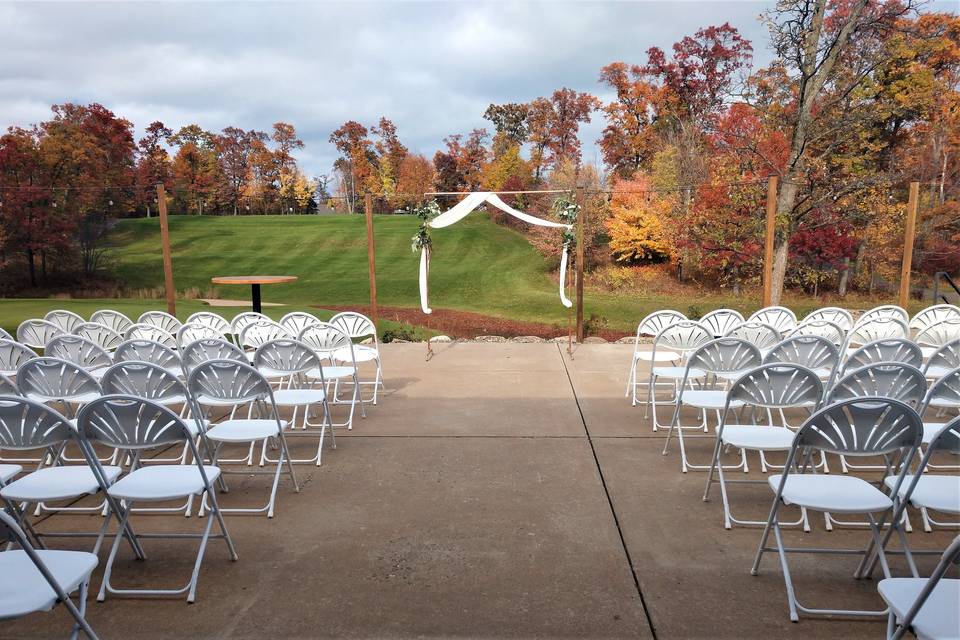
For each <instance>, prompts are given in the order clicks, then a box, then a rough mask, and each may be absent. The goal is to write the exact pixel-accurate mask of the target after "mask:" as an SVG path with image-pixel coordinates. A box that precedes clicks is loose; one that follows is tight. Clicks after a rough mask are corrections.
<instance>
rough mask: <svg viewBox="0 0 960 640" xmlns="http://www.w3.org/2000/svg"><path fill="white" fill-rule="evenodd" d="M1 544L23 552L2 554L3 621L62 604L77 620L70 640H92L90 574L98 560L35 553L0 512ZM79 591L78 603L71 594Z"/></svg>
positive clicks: (75, 553) (83, 555)
mask: <svg viewBox="0 0 960 640" xmlns="http://www.w3.org/2000/svg"><path fill="white" fill-rule="evenodd" d="M0 541H2V542H4V543H7V544H8V545H10V546H12V545H18V546H19V547H20V549H9V550H7V551H3V552H0V575H2V576H3V580H0V620H10V619H14V618H20V617H22V616H25V615H27V614H30V613H35V612H38V611H50V610H52V609H53V608H54V607H55V606H56V605H57V603H58V602H62V603H63V606H64V607H66V609H67V611H69V612H70V615H71V616H72V617H73V619H74V621H75V622H74V625H73V630H72V631H71V633H70V639H71V640H74V639H75V638H76V637H77V635H78V634H79V632H80V631H83V633H84V634H85V635H86V636H87V638H89V639H90V640H97V634H96V633H95V632H94V631H93V629H92V628H91V627H90V624H89V623H88V622H87V619H86V611H87V589H88V588H89V586H90V574H92V573H93V570H94V569H96V568H97V556H96V554H93V553H87V552H86V551H48V550H46V549H40V550H38V549H35V548H34V547H33V545H32V544H30V540H29V539H28V538H27V535H26V534H25V533H24V531H23V529H22V528H20V526H19V525H18V524H17V522H16V521H15V520H14V519H13V518H12V517H11V516H10V515H8V514H7V513H5V512H4V511H2V510H0ZM75 591H79V595H78V598H77V603H78V604H74V603H73V600H71V599H70V594H72V593H74V592H75Z"/></svg>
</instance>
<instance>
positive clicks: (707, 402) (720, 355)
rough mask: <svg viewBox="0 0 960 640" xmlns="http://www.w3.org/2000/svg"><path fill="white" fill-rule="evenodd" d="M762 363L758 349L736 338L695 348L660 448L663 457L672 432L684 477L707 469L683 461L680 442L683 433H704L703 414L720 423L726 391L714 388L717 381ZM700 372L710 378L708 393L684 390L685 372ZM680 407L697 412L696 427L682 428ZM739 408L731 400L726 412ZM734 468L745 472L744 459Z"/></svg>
mask: <svg viewBox="0 0 960 640" xmlns="http://www.w3.org/2000/svg"><path fill="white" fill-rule="evenodd" d="M762 362H763V358H762V357H761V355H760V349H758V348H757V347H756V346H755V345H753V344H750V343H749V342H747V341H746V340H740V339H738V338H717V339H716V340H711V341H710V342H707V343H706V344H704V345H702V346H700V347H698V348H697V349H696V350H695V351H694V352H693V353H692V354H691V355H690V358H689V359H688V360H687V373H686V374H685V375H684V377H683V379H682V381H681V383H680V385H679V386H678V387H677V396H676V401H675V402H674V410H673V419H672V420H671V421H670V429H669V431H667V438H666V441H665V442H664V445H663V454H664V455H666V454H667V451H668V449H669V447H670V437H671V436H672V435H673V432H674V430H676V432H677V439H678V440H679V442H680V469H681V471H683V473H686V472H687V470H688V469H708V468H709V467H710V465H694V464H690V462H689V461H688V460H687V452H686V446H685V444H684V440H683V431H684V429H685V428H686V429H702V430H704V431H706V430H707V412H708V411H711V410H712V411H715V412H716V414H717V422H718V423H719V421H720V411H721V410H723V409H724V408H725V407H727V406H728V403H727V390H726V389H725V388H722V387H721V386H720V385H719V384H718V379H727V380H729V379H735V378H739V377H740V376H742V375H743V374H745V373H747V372H748V371H750V370H752V369H755V368H756V367H759V366H760V364H761V363H762ZM691 370H692V371H695V372H700V371H702V372H704V373H705V374H706V376H707V377H709V376H713V377H714V383H713V386H714V388H712V389H688V388H687V385H688V382H690V377H689V372H690V371H691ZM684 406H688V407H692V408H694V409H699V411H700V415H701V416H702V420H701V423H700V424H699V425H696V426H694V425H682V424H681V423H680V411H681V409H682V408H683V407H684ZM742 406H743V402H742V401H740V400H736V399H734V400H731V401H730V403H729V408H733V409H739V408H740V407H742ZM737 468H746V457H745V456H742V457H741V462H740V464H739V465H738V466H737Z"/></svg>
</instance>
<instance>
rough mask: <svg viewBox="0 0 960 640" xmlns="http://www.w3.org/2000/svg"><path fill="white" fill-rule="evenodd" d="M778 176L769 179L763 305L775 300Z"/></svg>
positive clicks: (764, 248) (766, 305) (764, 250)
mask: <svg viewBox="0 0 960 640" xmlns="http://www.w3.org/2000/svg"><path fill="white" fill-rule="evenodd" d="M778 182H779V179H778V178H777V176H770V178H769V179H768V181H767V235H766V238H765V241H764V247H763V306H765V307H769V306H770V305H771V304H772V302H773V241H774V239H775V235H776V230H777V183H778Z"/></svg>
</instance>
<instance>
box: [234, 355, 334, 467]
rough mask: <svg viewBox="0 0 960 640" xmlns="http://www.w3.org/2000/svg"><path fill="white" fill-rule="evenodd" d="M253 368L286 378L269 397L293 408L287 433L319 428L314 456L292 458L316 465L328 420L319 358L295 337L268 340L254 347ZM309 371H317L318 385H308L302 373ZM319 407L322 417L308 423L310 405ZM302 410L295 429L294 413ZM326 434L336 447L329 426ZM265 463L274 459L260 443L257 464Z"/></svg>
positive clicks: (266, 374)
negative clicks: (289, 428)
mask: <svg viewBox="0 0 960 640" xmlns="http://www.w3.org/2000/svg"><path fill="white" fill-rule="evenodd" d="M253 365H254V367H255V368H256V369H257V370H258V371H260V372H261V373H262V374H263V375H264V376H265V377H267V378H270V377H275V378H283V379H285V380H286V382H284V383H283V384H281V386H280V388H279V389H275V390H274V392H273V399H274V402H276V404H277V406H278V407H286V408H292V409H293V416H292V417H291V419H290V424H291V425H292V427H293V430H292V431H291V435H294V434H301V435H312V434H314V433H316V431H315V430H311V431H310V434H307V430H308V428H309V427H319V429H320V431H319V436H320V438H319V444H318V445H317V455H315V456H313V457H312V458H307V459H293V460H291V462H294V463H307V464H310V463H316V465H317V466H318V467H319V466H320V459H321V454H322V453H323V438H324V436H325V435H326V432H327V426H328V425H329V424H330V422H331V418H330V406H329V404H328V403H327V392H326V386H327V385H326V382H325V380H324V378H323V367H322V366H321V364H320V359H319V358H318V357H317V354H316V353H314V351H313V349H311V348H310V346H309V345H307V344H305V343H303V342H300V341H298V340H288V339H280V340H271V341H270V342H267V343H266V344H263V345H261V346H260V348H259V349H257V352H256V354H255V355H254V358H253ZM310 371H316V372H318V373H319V376H320V377H319V380H318V382H319V385H320V386H319V387H314V386H311V385H310V384H309V382H308V380H307V376H306V374H307V373H308V372H310ZM315 406H319V407H320V408H321V410H322V411H323V420H322V421H321V422H319V423H312V422H310V408H311V407H315ZM301 410H302V411H303V416H302V418H301V426H300V430H299V431H297V430H296V424H297V413H298V412H299V411H301ZM330 435H331V436H333V437H334V440H333V446H334V448H336V446H337V444H336V443H337V441H336V437H335V436H334V434H333V427H331V428H330ZM266 462H276V461H275V460H271V459H270V458H269V457H268V456H267V448H266V446H264V447H263V448H262V450H261V454H260V465H261V466H263V465H264V464H265V463H266Z"/></svg>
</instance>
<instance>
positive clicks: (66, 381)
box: [17, 357, 100, 401]
mask: <svg viewBox="0 0 960 640" xmlns="http://www.w3.org/2000/svg"><path fill="white" fill-rule="evenodd" d="M17 387H18V388H19V389H20V392H21V393H22V394H23V395H25V396H28V397H35V398H42V399H44V400H48V401H49V400H67V401H69V400H71V399H72V398H78V397H81V396H87V395H89V394H96V395H100V385H99V384H98V383H97V381H96V379H94V377H93V376H92V375H90V373H89V372H88V371H87V370H86V369H84V368H83V367H81V366H79V365H77V364H74V363H73V362H69V361H67V360H62V359H60V358H48V357H43V358H35V359H33V360H30V361H28V362H25V363H24V364H22V365H21V366H20V368H19V369H18V370H17Z"/></svg>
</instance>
